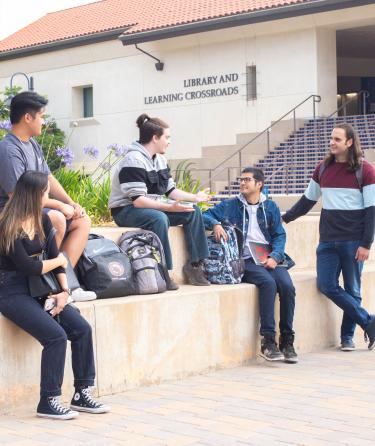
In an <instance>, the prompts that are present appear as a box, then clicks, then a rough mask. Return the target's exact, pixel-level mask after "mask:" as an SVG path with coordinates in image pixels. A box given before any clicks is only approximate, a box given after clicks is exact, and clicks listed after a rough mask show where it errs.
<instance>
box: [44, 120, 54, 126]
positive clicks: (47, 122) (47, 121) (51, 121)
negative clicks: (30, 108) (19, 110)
mask: <svg viewBox="0 0 375 446" xmlns="http://www.w3.org/2000/svg"><path fill="white" fill-rule="evenodd" d="M54 122H55V120H54V119H53V118H44V126H45V127H48V126H50V125H51V124H53V123H54Z"/></svg>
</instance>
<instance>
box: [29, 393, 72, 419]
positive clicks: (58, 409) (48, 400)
mask: <svg viewBox="0 0 375 446" xmlns="http://www.w3.org/2000/svg"><path fill="white" fill-rule="evenodd" d="M36 415H37V417H41V418H54V419H55V420H72V419H73V418H77V417H78V415H79V413H78V412H76V411H74V410H70V409H69V408H67V407H64V406H62V405H61V404H60V399H59V397H58V396H46V397H41V398H40V401H39V404H38V407H37V409H36Z"/></svg>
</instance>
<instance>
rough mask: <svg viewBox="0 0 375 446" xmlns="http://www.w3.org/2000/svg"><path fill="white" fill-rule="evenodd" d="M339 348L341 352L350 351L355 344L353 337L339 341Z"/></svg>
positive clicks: (353, 348)
mask: <svg viewBox="0 0 375 446" xmlns="http://www.w3.org/2000/svg"><path fill="white" fill-rule="evenodd" d="M340 350H341V351H343V352H352V351H353V350H355V344H354V342H353V339H347V340H346V341H341V347H340Z"/></svg>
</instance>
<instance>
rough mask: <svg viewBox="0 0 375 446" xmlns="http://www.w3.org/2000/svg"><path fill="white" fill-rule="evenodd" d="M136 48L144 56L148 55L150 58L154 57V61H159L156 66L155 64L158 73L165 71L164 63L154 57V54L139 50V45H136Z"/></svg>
mask: <svg viewBox="0 0 375 446" xmlns="http://www.w3.org/2000/svg"><path fill="white" fill-rule="evenodd" d="M135 47H136V48H137V50H138V51H140V52H141V53H143V54H146V55H147V56H149V57H152V59H154V60H157V62H156V64H155V68H156V70H157V71H163V69H164V63H163V62H162V61H161V60H160V59H158V58H157V57H155V56H153V55H152V54H150V53H148V52H147V51H145V50H142V49H141V48H139V46H137V44H135Z"/></svg>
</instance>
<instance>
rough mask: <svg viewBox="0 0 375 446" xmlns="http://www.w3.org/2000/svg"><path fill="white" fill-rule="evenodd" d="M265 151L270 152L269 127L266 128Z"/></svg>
mask: <svg viewBox="0 0 375 446" xmlns="http://www.w3.org/2000/svg"><path fill="white" fill-rule="evenodd" d="M267 153H270V129H269V128H268V129H267Z"/></svg>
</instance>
